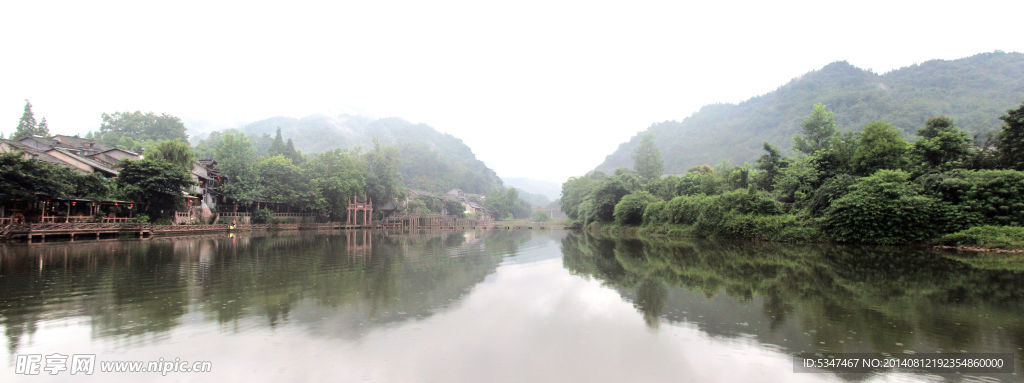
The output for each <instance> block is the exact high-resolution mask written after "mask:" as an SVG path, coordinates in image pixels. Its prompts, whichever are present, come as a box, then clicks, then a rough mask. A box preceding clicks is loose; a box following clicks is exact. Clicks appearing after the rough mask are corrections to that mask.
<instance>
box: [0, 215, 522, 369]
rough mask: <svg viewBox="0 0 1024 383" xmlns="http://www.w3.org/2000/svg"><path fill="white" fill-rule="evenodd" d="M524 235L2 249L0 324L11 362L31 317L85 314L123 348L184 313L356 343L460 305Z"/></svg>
mask: <svg viewBox="0 0 1024 383" xmlns="http://www.w3.org/2000/svg"><path fill="white" fill-rule="evenodd" d="M527 239H529V236H525V237H524V236H515V235H510V234H509V233H505V232H467V233H462V232H458V233H433V234H417V235H408V234H403V235H382V234H380V233H373V234H372V235H367V236H362V235H361V234H357V235H354V236H353V235H347V234H335V235H322V234H320V235H315V234H306V233H288V234H278V235H268V236H262V237H238V238H225V237H213V238H206V239H195V238H188V239H169V240H168V239H157V240H152V241H123V242H122V241H119V242H85V243H76V244H75V245H74V246H71V245H68V244H51V245H43V246H32V247H24V246H22V247H0V291H2V292H3V295H4V302H3V305H2V306H0V325H3V327H4V329H5V331H6V335H7V338H8V342H9V344H8V347H9V350H10V351H11V353H12V354H13V353H14V351H15V350H16V348H17V347H18V344H19V342H21V341H22V337H23V336H24V335H27V334H32V333H33V332H35V330H36V328H37V326H38V323H39V322H40V321H44V320H52V319H64V318H73V317H86V318H88V320H89V321H90V323H91V326H92V328H93V336H94V337H97V338H103V337H122V338H124V340H126V341H129V342H144V341H145V339H147V338H149V337H139V336H138V335H143V334H153V335H159V334H161V333H163V332H166V331H168V330H170V329H172V328H175V327H176V326H178V325H179V324H181V323H182V322H185V321H189V320H193V318H189V317H190V315H186V314H189V313H193V312H194V313H196V314H198V315H201V316H206V317H208V318H210V319H213V320H215V321H217V322H219V323H222V324H224V325H225V327H224V328H225V329H226V330H228V331H238V329H239V323H240V321H246V322H250V321H254V320H255V321H267V322H269V324H270V326H276V325H278V324H281V323H285V322H289V323H297V324H300V325H302V326H304V327H307V328H308V329H309V331H313V332H316V333H317V334H318V335H323V336H342V337H357V336H359V335H360V334H362V333H363V332H364V331H363V330H365V329H366V328H369V327H375V326H379V325H382V324H386V323H390V322H396V321H403V320H408V319H411V318H422V317H426V316H429V315H432V314H434V313H436V312H438V311H439V310H443V309H444V308H445V307H447V306H449V305H451V304H453V303H455V302H458V301H459V300H460V299H461V298H462V297H463V296H464V295H465V294H466V293H467V292H468V291H470V290H471V289H472V288H473V286H475V285H476V284H478V283H480V282H482V281H483V280H484V278H485V277H486V276H487V275H488V274H490V273H492V272H493V271H494V270H495V268H496V267H497V266H498V264H499V263H501V261H502V257H503V256H504V255H505V254H506V253H505V251H506V250H509V249H510V248H512V249H514V247H515V246H516V244H517V243H522V242H525V241H526V240H527ZM354 245H358V246H354ZM371 246H372V248H371ZM325 318H326V319H325ZM250 323H251V322H250ZM263 323H266V322H263Z"/></svg>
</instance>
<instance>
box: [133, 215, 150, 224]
mask: <svg viewBox="0 0 1024 383" xmlns="http://www.w3.org/2000/svg"><path fill="white" fill-rule="evenodd" d="M132 222H141V223H146V222H149V216H148V215H145V214H136V215H135V216H134V217H132Z"/></svg>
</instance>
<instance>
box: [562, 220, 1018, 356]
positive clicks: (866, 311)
mask: <svg viewBox="0 0 1024 383" xmlns="http://www.w3.org/2000/svg"><path fill="white" fill-rule="evenodd" d="M562 245H563V246H562V247H563V252H564V264H565V266H566V268H568V269H569V270H570V271H571V272H573V273H577V274H581V275H587V276H591V277H595V278H598V279H600V280H603V281H605V282H606V283H607V284H608V285H611V286H613V287H615V288H617V289H619V290H620V291H622V292H623V295H625V296H627V297H632V299H633V300H634V302H635V305H636V307H637V309H638V310H640V311H641V312H642V313H643V315H644V318H645V320H646V321H647V323H648V324H651V325H654V324H656V323H657V320H656V319H654V320H652V319H651V316H662V317H667V318H668V319H670V320H680V319H681V317H686V318H688V319H687V320H693V319H692V318H694V317H696V316H698V315H702V316H704V317H705V318H707V317H715V318H717V319H715V320H709V319H705V320H703V321H702V320H700V319H697V320H695V322H696V323H697V324H698V325H699V326H701V327H702V329H704V330H705V331H708V332H710V333H712V334H719V335H738V334H740V333H754V334H755V335H758V336H759V338H763V339H762V341H765V342H768V343H778V344H785V345H787V346H789V347H791V348H794V349H796V350H795V351H880V352H900V351H903V350H905V349H907V348H908V347H910V346H911V345H916V346H918V347H919V348H923V349H932V350H938V349H942V350H946V351H959V350H976V351H994V350H992V349H991V348H992V347H996V348H999V349H1003V350H1016V349H1017V348H1018V347H1022V346H1024V342H1022V339H1021V336H1020V334H1022V333H1024V319H1022V318H1024V316H1022V315H1021V314H1024V312H1022V311H1024V272H1021V271H1020V269H1019V268H1017V269H1014V268H1011V269H1009V270H1007V269H998V268H995V267H987V268H984V269H982V268H976V267H973V266H972V265H970V264H967V263H964V262H960V261H957V260H955V259H951V258H948V257H945V256H943V254H942V253H937V252H933V251H927V250H912V249H895V248H865V247H840V246H820V245H819V246H793V245H780V244H761V243H747V242H733V243H727V242H712V241H698V240H694V241H689V242H674V243H664V242H647V241H641V240H635V239H615V238H596V237H593V236H590V235H577V234H572V235H569V236H568V237H566V238H565V239H564V240H563V243H562ZM653 285H660V286H665V287H669V288H670V290H668V292H667V294H661V295H659V293H658V289H657V288H655V287H653ZM686 291H690V292H699V293H700V295H701V296H703V297H705V300H704V301H701V300H695V299H694V298H693V295H692V293H684V292H686ZM687 294H689V295H687ZM666 295H667V296H666ZM663 296H665V297H664V298H663ZM720 296H725V297H728V301H729V302H737V303H734V304H732V305H731V306H729V305H728V304H726V303H727V302H726V301H722V300H721V299H719V298H716V297H720ZM712 298H714V301H715V303H713V304H712V303H708V301H707V299H712ZM722 302H725V303H722ZM755 302H756V303H757V304H759V305H760V306H761V309H760V310H759V311H750V310H746V308H747V307H749V306H750V305H751V304H752V303H755ZM658 304H663V307H656V306H657V305H658ZM695 310H703V311H700V312H699V313H695V312H694V311H695ZM687 311H689V314H688V315H683V314H679V313H683V312H687ZM723 322H729V323H725V324H723ZM738 323H742V324H749V326H750V327H749V328H744V327H740V326H739V325H737V324H738ZM787 326H788V327H787ZM797 339H799V340H797ZM839 341H843V342H841V343H840V342H839ZM897 344H902V346H901V345H897Z"/></svg>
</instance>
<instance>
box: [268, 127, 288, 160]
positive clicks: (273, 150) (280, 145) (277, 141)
mask: <svg viewBox="0 0 1024 383" xmlns="http://www.w3.org/2000/svg"><path fill="white" fill-rule="evenodd" d="M278 154H281V155H283V154H285V146H284V138H283V137H281V128H277V133H275V134H274V140H273V141H271V142H270V148H268V149H267V155H268V156H276V155H278Z"/></svg>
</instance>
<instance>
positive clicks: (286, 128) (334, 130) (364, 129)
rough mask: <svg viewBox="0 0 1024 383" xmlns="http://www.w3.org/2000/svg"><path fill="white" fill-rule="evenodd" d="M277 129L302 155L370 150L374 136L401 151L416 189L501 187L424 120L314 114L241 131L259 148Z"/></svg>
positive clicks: (482, 189) (265, 122) (467, 152)
mask: <svg viewBox="0 0 1024 383" xmlns="http://www.w3.org/2000/svg"><path fill="white" fill-rule="evenodd" d="M278 128H280V129H281V135H282V137H283V138H284V139H285V140H288V139H291V140H292V142H293V143H294V145H295V148H296V149H298V150H300V151H302V152H304V153H319V152H323V151H326V150H331V149H337V148H342V149H347V148H355V147H360V148H363V149H364V150H369V149H371V148H373V145H374V141H375V140H376V141H377V142H379V143H380V144H381V145H393V146H395V147H397V148H398V149H399V151H400V152H401V153H402V156H401V158H402V164H401V167H400V169H399V170H400V171H401V173H402V177H403V178H404V179H405V182H406V184H407V185H409V186H411V187H413V188H417V189H423V190H429V191H434V192H441V193H443V192H446V191H448V190H451V189H453V188H460V189H463V190H465V191H467V192H470V193H479V194H486V193H489V192H491V191H493V190H495V189H497V188H498V187H500V186H501V185H502V183H501V179H500V178H498V176H497V175H496V174H495V173H494V171H493V170H491V169H490V168H488V167H487V165H485V164H484V163H483V162H482V161H480V160H478V159H477V158H476V155H475V154H473V151H472V150H471V149H470V148H469V146H466V144H465V143H463V142H462V140H460V139H458V138H456V137H454V136H452V135H449V134H444V133H441V132H438V131H437V130H435V129H434V128H432V127H430V126H427V125H424V124H413V123H410V122H408V121H405V120H402V119H399V118H383V119H371V118H366V117H359V116H351V115H340V116H335V117H331V116H325V115H312V116H308V117H303V118H291V117H273V118H268V119H265V120H261V121H256V122H253V123H250V124H247V125H244V126H243V127H242V128H241V131H242V132H245V133H246V134H247V135H249V136H251V137H254V138H255V139H254V145H255V146H257V147H260V146H261V144H260V142H258V141H261V140H263V141H265V140H268V139H271V138H272V137H273V136H274V135H275V134H276V131H277V129H278Z"/></svg>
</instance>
